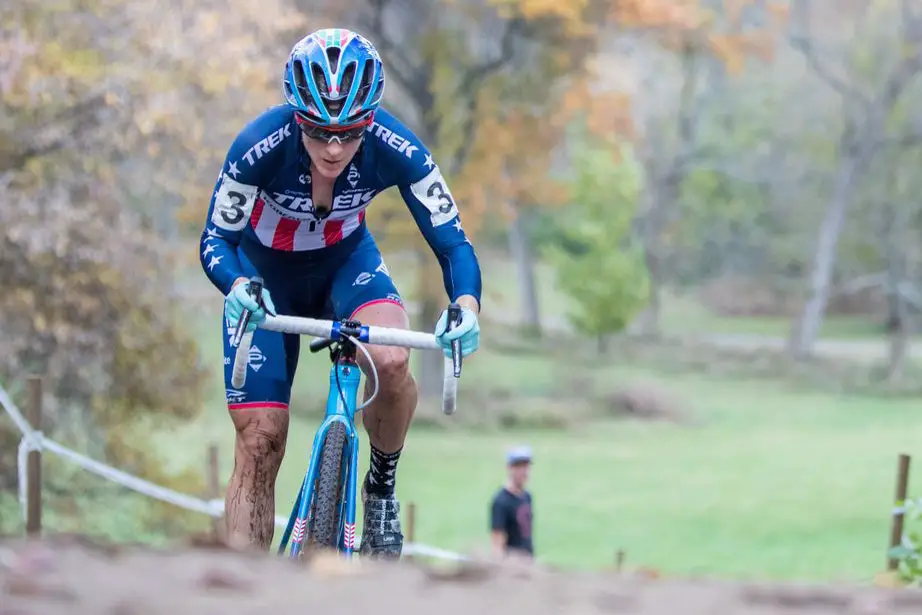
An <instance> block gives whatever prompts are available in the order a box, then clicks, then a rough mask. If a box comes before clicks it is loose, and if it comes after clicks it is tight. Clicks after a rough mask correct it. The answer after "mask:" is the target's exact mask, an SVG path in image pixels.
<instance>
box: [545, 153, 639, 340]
mask: <svg viewBox="0 0 922 615" xmlns="http://www.w3.org/2000/svg"><path fill="white" fill-rule="evenodd" d="M617 154H618V156H617V158H616V157H615V156H613V152H612V150H611V148H610V147H601V146H599V145H592V146H587V148H586V150H585V151H584V152H583V153H582V154H581V155H580V156H579V158H578V160H579V162H580V166H579V171H578V172H577V177H576V180H575V182H574V183H575V185H574V187H573V199H574V203H573V205H572V206H571V207H570V209H569V210H568V216H567V219H568V222H567V223H566V224H565V225H564V226H563V228H561V230H560V233H561V235H562V239H563V243H564V245H568V246H569V249H568V250H564V249H562V248H561V247H559V246H557V245H554V246H553V247H552V248H550V249H549V250H548V254H549V256H550V257H551V259H552V261H553V262H554V263H555V265H556V267H557V285H558V287H559V288H561V289H562V290H563V291H564V292H566V293H567V294H568V295H569V296H570V297H572V298H573V300H574V301H575V303H576V310H575V311H574V312H572V313H571V314H570V320H571V322H572V323H573V325H574V326H575V327H576V328H577V330H579V331H581V332H582V333H584V334H586V335H591V336H593V337H595V338H596V339H597V340H598V341H599V349H600V351H602V350H604V347H605V346H604V344H605V339H606V337H607V336H609V335H610V334H612V333H617V332H619V331H621V330H623V329H624V328H625V326H626V325H627V324H628V322H630V320H631V319H632V318H633V317H634V316H635V315H636V313H637V312H638V311H639V310H640V309H641V308H642V307H643V305H644V304H645V303H646V302H647V300H648V299H649V291H650V284H649V277H648V274H647V270H646V264H645V262H644V255H643V251H642V249H641V248H640V247H639V245H638V243H637V242H636V241H635V238H634V237H633V229H632V222H633V219H634V215H635V213H636V208H637V199H638V197H639V195H640V188H641V183H642V169H641V167H640V165H639V164H638V162H637V160H636V158H635V157H634V154H633V152H632V151H631V148H630V147H628V146H622V147H621V148H620V149H619V151H618V152H617Z"/></svg>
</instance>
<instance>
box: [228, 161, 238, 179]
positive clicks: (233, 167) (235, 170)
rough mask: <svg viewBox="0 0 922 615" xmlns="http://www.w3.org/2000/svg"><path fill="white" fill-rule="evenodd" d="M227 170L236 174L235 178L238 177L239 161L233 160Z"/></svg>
mask: <svg viewBox="0 0 922 615" xmlns="http://www.w3.org/2000/svg"><path fill="white" fill-rule="evenodd" d="M227 172H228V173H230V174H231V175H233V176H234V179H237V176H238V175H240V169H238V168H237V163H236V162H232V163H230V166H229V167H228V169H227Z"/></svg>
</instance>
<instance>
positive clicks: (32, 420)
mask: <svg viewBox="0 0 922 615" xmlns="http://www.w3.org/2000/svg"><path fill="white" fill-rule="evenodd" d="M28 382H29V409H28V413H27V414H28V416H27V417H26V418H27V419H28V421H29V426H30V427H32V429H33V430H34V431H41V429H42V377H41V376H29V381H28ZM26 479H27V481H28V489H27V491H26V535H27V536H29V537H32V538H38V537H39V536H41V534H42V453H41V451H29V456H28V457H27V459H26Z"/></svg>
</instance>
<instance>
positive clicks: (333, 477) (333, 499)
mask: <svg viewBox="0 0 922 615" xmlns="http://www.w3.org/2000/svg"><path fill="white" fill-rule="evenodd" d="M346 438H347V435H346V426H345V425H344V424H343V423H342V422H340V421H334V422H333V424H332V425H330V428H329V429H328V430H327V434H326V437H325V438H324V441H323V445H322V446H321V447H320V465H319V467H318V468H317V478H316V482H315V484H314V497H313V500H314V501H313V502H312V504H311V512H310V517H309V521H308V526H307V535H306V537H305V544H304V551H305V552H316V551H319V550H326V549H332V550H336V549H337V548H338V547H339V522H340V518H339V517H340V511H341V510H342V507H341V506H340V502H341V501H342V490H343V481H342V475H343V473H342V470H343V463H344V459H345V452H346Z"/></svg>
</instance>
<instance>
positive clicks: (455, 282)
mask: <svg viewBox="0 0 922 615" xmlns="http://www.w3.org/2000/svg"><path fill="white" fill-rule="evenodd" d="M399 189H400V194H401V196H402V197H403V200H404V202H405V203H406V205H407V207H408V208H409V210H410V213H411V214H412V215H413V219H414V220H415V221H416V226H417V227H419V230H420V232H421V233H422V235H423V237H425V239H426V243H428V244H429V247H430V249H431V250H432V252H433V254H435V256H436V258H437V259H438V261H439V266H441V268H442V280H443V283H444V285H445V292H446V293H448V296H449V298H450V299H451V300H452V301H457V302H458V303H459V304H461V305H462V306H464V307H467V308H470V309H471V310H473V311H475V312H479V311H480V302H481V291H482V280H481V271H480V262H479V261H478V259H477V253H476V252H475V251H474V247H473V246H472V245H471V242H470V240H469V239H468V238H467V235H466V234H465V232H464V227H462V225H461V215H460V213H459V212H458V207H457V205H456V204H455V201H454V197H452V195H451V192H450V190H449V188H448V184H447V183H446V181H445V179H444V178H443V177H442V173H441V171H439V167H438V166H434V167H433V168H432V170H431V171H430V172H429V173H428V174H426V175H425V176H424V177H423V178H422V179H420V180H418V181H416V182H413V183H407V184H404V185H401V186H400V187H399Z"/></svg>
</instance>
